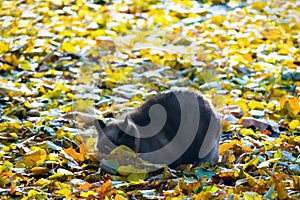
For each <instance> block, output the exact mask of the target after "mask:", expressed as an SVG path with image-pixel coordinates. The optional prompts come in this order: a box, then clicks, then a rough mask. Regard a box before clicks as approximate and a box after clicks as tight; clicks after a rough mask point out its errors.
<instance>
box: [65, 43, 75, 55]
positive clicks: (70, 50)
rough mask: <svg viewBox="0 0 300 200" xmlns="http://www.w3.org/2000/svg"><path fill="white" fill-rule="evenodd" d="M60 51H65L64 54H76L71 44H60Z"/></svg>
mask: <svg viewBox="0 0 300 200" xmlns="http://www.w3.org/2000/svg"><path fill="white" fill-rule="evenodd" d="M62 49H63V50H64V51H65V52H73V53H76V49H75V47H74V46H73V44H71V43H70V42H66V41H65V42H63V44H62Z"/></svg>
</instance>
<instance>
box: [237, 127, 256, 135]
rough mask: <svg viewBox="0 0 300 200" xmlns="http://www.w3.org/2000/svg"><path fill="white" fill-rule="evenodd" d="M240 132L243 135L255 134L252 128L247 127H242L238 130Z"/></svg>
mask: <svg viewBox="0 0 300 200" xmlns="http://www.w3.org/2000/svg"><path fill="white" fill-rule="evenodd" d="M240 133H241V134H242V135H244V136H251V135H255V133H254V131H253V130H252V129H249V128H242V129H241V130H240Z"/></svg>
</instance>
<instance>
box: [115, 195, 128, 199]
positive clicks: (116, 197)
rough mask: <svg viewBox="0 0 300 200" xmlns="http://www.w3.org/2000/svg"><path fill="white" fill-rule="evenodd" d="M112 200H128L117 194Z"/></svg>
mask: <svg viewBox="0 0 300 200" xmlns="http://www.w3.org/2000/svg"><path fill="white" fill-rule="evenodd" d="M114 199H115V200H126V199H128V198H126V197H124V196H122V195H119V194H117V195H116V196H115V198H114Z"/></svg>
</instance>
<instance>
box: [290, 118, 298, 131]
mask: <svg viewBox="0 0 300 200" xmlns="http://www.w3.org/2000/svg"><path fill="white" fill-rule="evenodd" d="M299 126H300V121H299V120H296V119H295V120H293V121H291V122H290V123H289V127H290V129H292V130H295V129H296V128H297V127H299Z"/></svg>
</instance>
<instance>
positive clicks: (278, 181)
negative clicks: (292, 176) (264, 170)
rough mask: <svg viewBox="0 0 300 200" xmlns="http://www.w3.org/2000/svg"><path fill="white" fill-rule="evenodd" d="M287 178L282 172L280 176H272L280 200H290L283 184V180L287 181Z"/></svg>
mask: <svg viewBox="0 0 300 200" xmlns="http://www.w3.org/2000/svg"><path fill="white" fill-rule="evenodd" d="M285 177H286V175H285V174H284V173H282V172H281V173H280V174H277V175H273V176H272V178H273V182H274V184H275V190H276V192H277V195H278V198H279V199H289V197H288V195H287V191H286V188H285V185H284V183H283V180H286V178H285Z"/></svg>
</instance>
